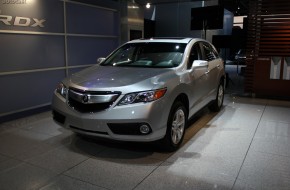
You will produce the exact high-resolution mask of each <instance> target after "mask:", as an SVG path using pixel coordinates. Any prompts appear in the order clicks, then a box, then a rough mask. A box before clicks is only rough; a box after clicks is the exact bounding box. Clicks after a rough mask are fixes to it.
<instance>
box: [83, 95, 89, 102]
mask: <svg viewBox="0 0 290 190" xmlns="http://www.w3.org/2000/svg"><path fill="white" fill-rule="evenodd" d="M88 101H89V96H88V95H84V96H83V102H84V103H87V102H88Z"/></svg>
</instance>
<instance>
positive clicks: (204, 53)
mask: <svg viewBox="0 0 290 190" xmlns="http://www.w3.org/2000/svg"><path fill="white" fill-rule="evenodd" d="M224 86H225V71H224V63H223V60H222V59H221V58H220V57H219V55H218V53H217V51H216V49H215V48H214V46H213V45H212V44H210V43H209V42H208V41H205V40H202V39H196V38H174V39H173V38H170V39H162V38H158V39H157V38H156V39H141V40H134V41H130V42H128V43H126V44H124V45H122V46H121V47H119V48H118V49H116V50H115V51H114V52H113V53H111V54H110V55H109V56H108V57H107V58H99V59H98V64H96V65H95V66H92V67H90V68H87V69H85V70H83V71H81V72H78V73H76V74H73V75H72V76H70V77H68V78H66V79H64V80H63V81H62V82H61V83H60V84H59V86H58V87H57V89H56V90H55V92H54V96H53V100H52V110H53V111H52V112H53V118H54V120H55V121H56V122H57V123H58V124H60V125H61V126H63V127H65V128H68V129H70V130H72V131H74V132H76V133H81V134H85V135H92V136H99V137H105V138H110V139H115V140H122V141H139V142H140V141H141V142H146V141H156V140H161V142H162V143H163V144H164V145H165V147H166V148H168V149H169V150H175V149H177V148H178V147H179V146H180V144H181V143H182V140H183V137H184V133H185V129H186V126H187V121H188V119H189V118H190V117H191V116H193V114H195V113H196V112H197V111H198V110H200V109H201V108H203V107H204V106H207V105H209V107H210V109H211V110H213V111H219V110H220V109H221V107H222V105H223V98H224Z"/></svg>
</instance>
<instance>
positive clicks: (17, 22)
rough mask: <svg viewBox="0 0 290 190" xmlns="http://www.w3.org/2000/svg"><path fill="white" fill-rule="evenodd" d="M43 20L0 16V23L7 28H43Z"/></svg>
mask: <svg viewBox="0 0 290 190" xmlns="http://www.w3.org/2000/svg"><path fill="white" fill-rule="evenodd" d="M44 22H45V19H37V18H27V17H20V16H16V17H13V16H9V15H0V23H3V24H5V25H8V26H11V25H12V26H26V27H27V26H30V27H41V28H43V27H44Z"/></svg>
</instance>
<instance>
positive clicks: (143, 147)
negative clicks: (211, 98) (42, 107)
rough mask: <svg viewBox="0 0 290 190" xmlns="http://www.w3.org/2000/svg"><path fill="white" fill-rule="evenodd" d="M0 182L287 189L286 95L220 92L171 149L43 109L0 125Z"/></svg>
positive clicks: (289, 114)
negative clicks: (100, 135)
mask: <svg viewBox="0 0 290 190" xmlns="http://www.w3.org/2000/svg"><path fill="white" fill-rule="evenodd" d="M0 189H1V190H6V189H7V190H17V189H19V190H25V189H33V190H34V189H41V190H49V189H55V190H60V189H68V190H74V189H76V190H79V189H83V190H93V189H118V190H119V189H146V190H148V189H166V190H170V189H178V190H182V189H205V190H206V189H234V190H239V189H261V190H264V189H269V190H273V189H279V190H280V189H285V190H286V189H290V102H287V101H277V100H266V99H252V98H238V97H231V96H229V95H227V96H226V97H225V106H224V108H223V109H222V111H221V112H220V113H218V114H215V113H210V112H209V111H208V110H207V109H204V110H203V112H202V113H200V114H199V115H197V116H196V117H194V118H193V119H192V120H191V121H190V127H189V128H188V129H187V131H186V137H185V143H184V144H183V146H182V147H181V148H180V149H179V150H178V151H176V152H174V153H166V152H163V151H162V150H161V149H160V148H158V147H157V146H156V144H154V143H146V144H144V143H121V142H112V141H107V140H100V139H85V138H82V137H80V136H77V135H75V134H73V133H71V132H70V131H67V130H65V129H63V128H61V127H59V126H57V125H56V124H55V123H54V122H53V121H52V118H51V115H50V113H49V112H46V113H41V114H38V115H35V116H33V117H28V118H24V119H19V120H16V121H12V122H7V123H3V124H1V126H0Z"/></svg>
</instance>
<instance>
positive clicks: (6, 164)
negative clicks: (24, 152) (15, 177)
mask: <svg viewBox="0 0 290 190" xmlns="http://www.w3.org/2000/svg"><path fill="white" fill-rule="evenodd" d="M22 163H23V162H22V161H19V160H15V159H12V158H6V159H5V160H2V161H0V173H2V172H5V171H6V170H10V169H11V168H14V167H16V166H18V165H20V164H22Z"/></svg>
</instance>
